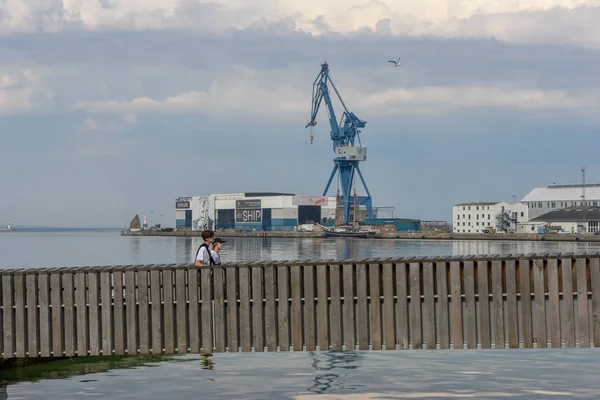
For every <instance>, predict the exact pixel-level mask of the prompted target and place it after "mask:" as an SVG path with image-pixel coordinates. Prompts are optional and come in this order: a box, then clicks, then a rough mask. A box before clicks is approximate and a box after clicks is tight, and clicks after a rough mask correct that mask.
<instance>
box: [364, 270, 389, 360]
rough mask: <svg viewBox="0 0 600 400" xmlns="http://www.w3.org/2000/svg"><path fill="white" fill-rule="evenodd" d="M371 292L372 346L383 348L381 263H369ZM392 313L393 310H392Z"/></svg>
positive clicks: (377, 348)
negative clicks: (380, 288)
mask: <svg viewBox="0 0 600 400" xmlns="http://www.w3.org/2000/svg"><path fill="white" fill-rule="evenodd" d="M368 268H369V293H370V297H371V309H370V313H369V314H370V316H371V347H372V348H373V350H381V344H382V343H381V294H380V293H379V287H380V283H381V267H380V265H379V264H369V265H368ZM392 315H394V314H393V311H392Z"/></svg>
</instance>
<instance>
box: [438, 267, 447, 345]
mask: <svg viewBox="0 0 600 400" xmlns="http://www.w3.org/2000/svg"><path fill="white" fill-rule="evenodd" d="M435 270H436V277H437V297H438V304H437V312H436V325H437V333H438V341H439V343H440V349H449V348H450V312H449V308H448V273H447V271H448V264H447V263H446V262H445V261H440V262H436V263H435Z"/></svg>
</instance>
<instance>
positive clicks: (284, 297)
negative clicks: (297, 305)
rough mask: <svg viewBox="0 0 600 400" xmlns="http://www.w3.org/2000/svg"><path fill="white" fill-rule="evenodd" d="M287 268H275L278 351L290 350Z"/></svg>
mask: <svg viewBox="0 0 600 400" xmlns="http://www.w3.org/2000/svg"><path fill="white" fill-rule="evenodd" d="M289 277H290V276H289V270H288V267H287V266H279V267H277V298H278V302H277V321H278V325H279V351H289V350H290V320H289V315H290V303H289V299H290V292H289V290H290V286H289V285H290V280H289Z"/></svg>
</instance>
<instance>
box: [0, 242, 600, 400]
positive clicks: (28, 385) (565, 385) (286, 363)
mask: <svg viewBox="0 0 600 400" xmlns="http://www.w3.org/2000/svg"><path fill="white" fill-rule="evenodd" d="M226 241H227V243H226V244H225V248H224V250H223V253H222V258H223V259H224V260H225V261H237V260H257V261H260V260H289V259H340V258H370V257H405V256H431V255H466V254H509V253H532V252H576V251H588V252H592V251H594V252H595V251H600V243H579V242H570V243H567V242H564V243H559V242H508V241H497V242H492V241H435V240H429V241H427V240H344V239H310V238H308V239H304V238H303V239H278V238H273V239H262V238H226ZM199 245H200V238H196V237H194V238H189V237H188V238H185V237H128V236H124V237H122V236H120V234H119V231H116V230H115V231H106V230H103V231H94V230H43V231H42V230H30V231H25V230H23V231H14V232H10V233H6V232H5V233H0V269H3V268H31V267H41V266H47V267H51V266H84V265H113V264H123V265H129V264H158V263H186V262H191V260H192V259H193V258H194V254H195V252H196V249H197V248H198V246H199ZM599 356H600V349H568V350H567V349H544V350H500V351H487V350H478V351H442V350H436V351H390V352H388V351H378V352H328V353H307V352H298V353H276V354H275V353H245V354H216V355H213V356H210V357H206V356H204V357H202V356H200V355H186V356H176V357H153V358H148V357H146V358H144V357H126V358H117V357H99V358H74V359H72V360H64V361H57V362H52V363H48V364H40V365H37V366H34V367H28V368H21V369H14V370H11V371H0V399H57V398H60V399H80V398H83V397H88V396H92V397H94V396H95V397H98V398H107V397H109V398H112V399H148V400H155V399H163V398H176V399H199V398H201V399H203V398H206V399H217V400H218V399H296V400H310V399H315V400H333V399H340V400H355V399H375V398H394V399H401V398H427V399H432V398H486V399H495V398H504V397H511V398H516V399H537V398H567V397H568V398H577V397H580V398H599V397H600V381H599V380H598V379H597V372H596V371H598V370H599V369H600V357H599ZM376 393H379V395H378V394H376ZM384 396H385V397H384Z"/></svg>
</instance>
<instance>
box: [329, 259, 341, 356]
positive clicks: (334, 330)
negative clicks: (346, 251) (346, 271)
mask: <svg viewBox="0 0 600 400" xmlns="http://www.w3.org/2000/svg"><path fill="white" fill-rule="evenodd" d="M329 284H330V290H331V292H330V297H331V321H330V325H331V350H334V351H340V350H342V349H343V347H344V336H343V325H342V276H341V271H340V266H339V265H330V266H329Z"/></svg>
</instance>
